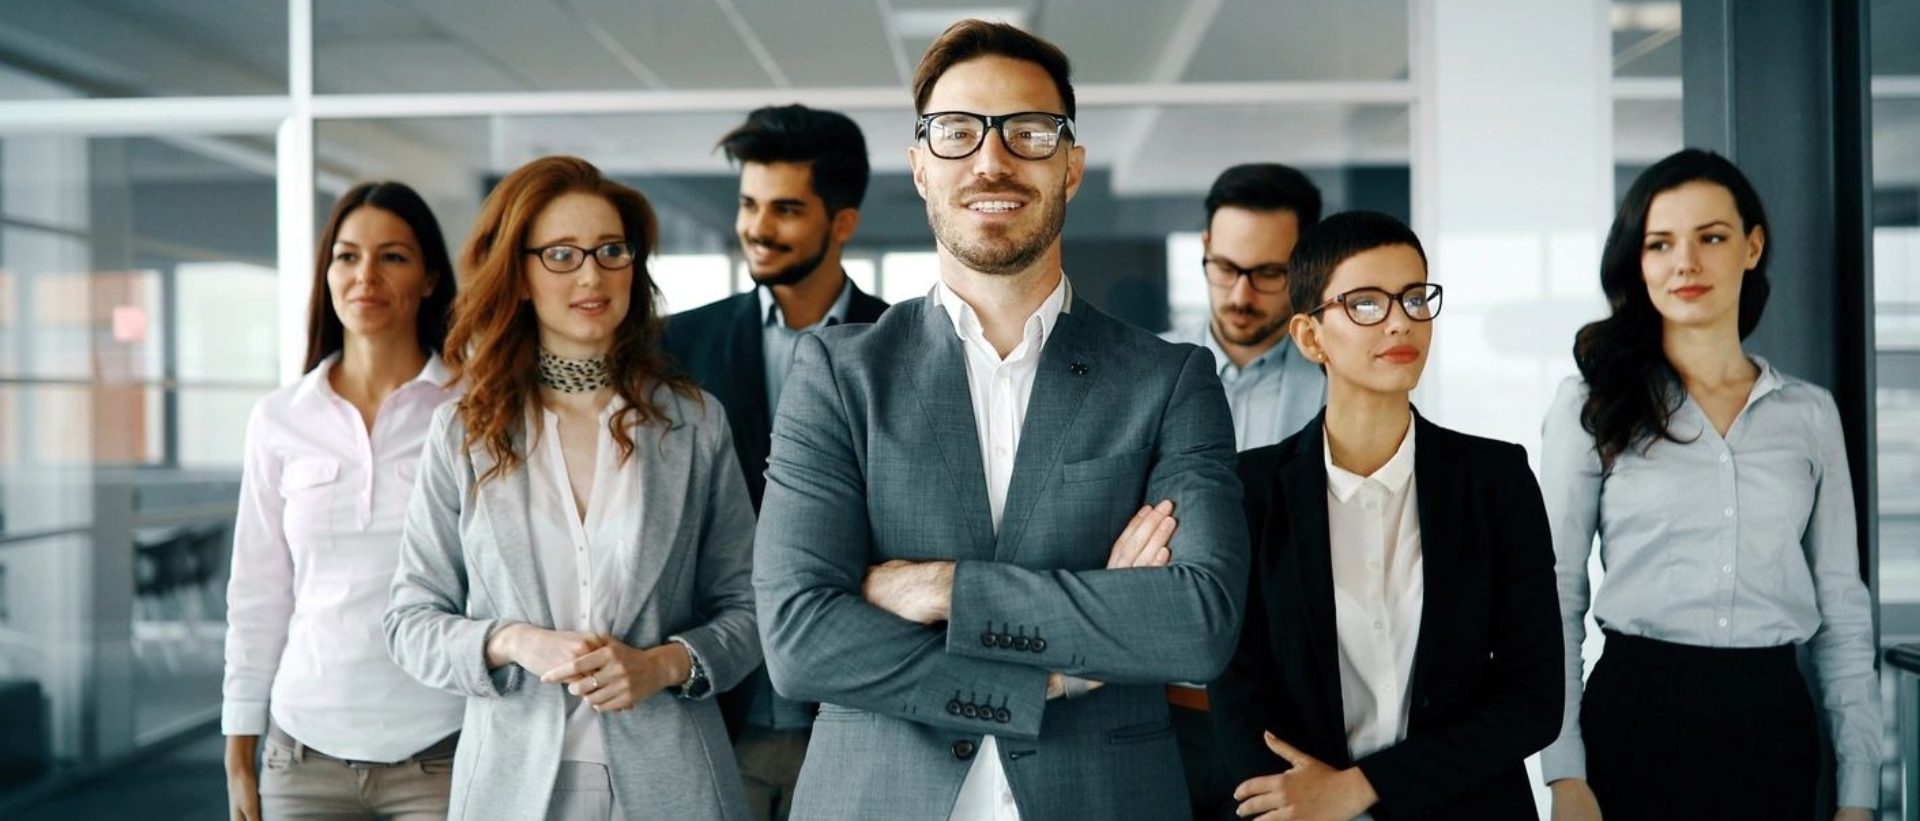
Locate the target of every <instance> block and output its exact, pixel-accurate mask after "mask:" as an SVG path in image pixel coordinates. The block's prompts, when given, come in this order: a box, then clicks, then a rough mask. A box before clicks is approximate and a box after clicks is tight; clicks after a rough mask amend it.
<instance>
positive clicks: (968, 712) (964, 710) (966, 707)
mask: <svg viewBox="0 0 1920 821" xmlns="http://www.w3.org/2000/svg"><path fill="white" fill-rule="evenodd" d="M960 714H961V715H963V716H966V717H967V718H977V717H979V715H980V708H978V707H975V706H973V705H971V704H962V705H960Z"/></svg>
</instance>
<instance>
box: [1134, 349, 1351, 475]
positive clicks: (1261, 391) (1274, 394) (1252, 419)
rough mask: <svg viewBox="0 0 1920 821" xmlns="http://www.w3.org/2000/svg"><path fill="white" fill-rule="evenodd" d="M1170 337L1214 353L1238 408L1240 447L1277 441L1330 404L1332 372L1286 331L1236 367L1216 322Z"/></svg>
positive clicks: (1235, 427) (1229, 404) (1236, 426)
mask: <svg viewBox="0 0 1920 821" xmlns="http://www.w3.org/2000/svg"><path fill="white" fill-rule="evenodd" d="M1164 338H1165V339H1166V340H1167V341H1168V342H1187V343H1191V344H1194V345H1199V346H1202V347H1204V348H1206V349H1207V350H1208V351H1211V352H1212V353H1213V362H1214V365H1215V367H1216V373H1218V374H1219V375H1220V385H1221V387H1224V388H1226V390H1227V407H1228V409H1229V410H1231V412H1232V413H1233V443H1234V446H1235V447H1236V448H1237V449H1239V450H1251V449H1253V448H1257V447H1263V446H1266V445H1271V444H1274V443H1276V442H1279V441H1280V440H1282V439H1285V438H1287V437H1289V436H1292V435H1293V434H1294V433H1295V432H1297V431H1299V430H1300V429H1301V428H1303V427H1306V424H1307V423H1308V422H1311V421H1313V417H1315V416H1318V415H1319V414H1320V408H1321V406H1323V405H1325V404H1327V375H1326V374H1325V373H1322V372H1321V371H1320V366H1319V365H1317V364H1315V363H1313V362H1310V361H1308V360H1307V358H1306V357H1305V356H1302V355H1301V354H1300V350H1299V349H1298V348H1295V347H1294V346H1293V340H1292V339H1289V338H1286V337H1281V339H1280V342H1279V344H1277V345H1274V346H1273V347H1272V348H1269V349H1267V352H1266V353H1263V354H1261V355H1259V356H1258V357H1255V358H1254V360H1253V361H1252V362H1248V363H1247V365H1246V367H1244V368H1243V367H1236V366H1235V365H1234V364H1233V360H1231V359H1228V358H1227V352H1226V351H1225V350H1223V349H1222V348H1221V347H1220V343H1219V341H1218V340H1215V339H1214V338H1213V327H1212V325H1211V324H1210V323H1209V322H1206V321H1202V322H1201V323H1200V324H1199V325H1198V326H1196V327H1191V328H1186V329H1184V330H1179V331H1172V332H1169V333H1168V334H1167V335H1166V336H1165V337H1164Z"/></svg>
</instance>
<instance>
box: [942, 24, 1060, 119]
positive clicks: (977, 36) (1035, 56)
mask: <svg viewBox="0 0 1920 821" xmlns="http://www.w3.org/2000/svg"><path fill="white" fill-rule="evenodd" d="M990 56H991V57H1006V58H1009V59H1013V60H1025V61H1026V62H1029V63H1033V64H1035V65H1037V66H1039V67H1040V68H1041V69H1043V70H1045V71H1046V72H1047V76H1049V77H1052V78H1053V87H1054V89H1055V90H1057V91H1059V92H1060V102H1061V103H1062V104H1063V105H1065V106H1066V109H1067V110H1066V111H1065V112H1063V113H1065V114H1066V115H1067V117H1068V118H1072V117H1073V116H1074V106H1073V82H1072V80H1071V75H1072V73H1073V67H1072V66H1071V65H1069V64H1068V63H1067V55H1066V52H1063V51H1061V50H1060V47H1059V46H1056V45H1054V44H1052V43H1049V42H1047V41H1045V40H1042V39H1040V38H1039V37H1035V36H1033V35H1031V34H1028V33H1026V32H1024V31H1021V30H1020V29H1019V28H1017V27H1015V26H1012V25H1009V24H1006V23H989V22H987V21H985V20H961V21H960V22H958V23H954V24H953V25H951V26H948V27H947V30H946V31H944V32H941V34H940V37H939V38H938V39H936V40H934V41H933V45H931V46H928V47H927V53H926V54H925V55H923V56H921V58H920V67H919V68H917V69H915V70H914V72H913V113H915V114H925V113H927V98H929V97H932V96H933V84H934V83H937V82H940V77H941V75H943V74H946V73H947V69H950V68H953V67H954V66H957V65H959V64H961V63H964V62H966V61H968V60H972V59H974V58H976V57H990ZM976 113H993V112H976Z"/></svg>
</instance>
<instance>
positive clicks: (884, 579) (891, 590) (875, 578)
mask: <svg viewBox="0 0 1920 821" xmlns="http://www.w3.org/2000/svg"><path fill="white" fill-rule="evenodd" d="M860 595H862V596H864V597H866V599H867V601H868V602H869V603H871V604H872V605H873V606H875V607H878V608H880V609H882V610H885V611H887V612H889V613H892V614H894V615H896V616H899V617H900V618H903V619H906V620H907V621H915V622H919V623H921V624H933V623H935V622H942V621H946V620H947V616H948V614H950V613H952V612H953V562H909V561H904V560H901V559H894V560H893V561H889V562H882V563H880V564H876V565H874V566H872V567H870V568H867V579H866V581H865V582H862V583H861V585H860Z"/></svg>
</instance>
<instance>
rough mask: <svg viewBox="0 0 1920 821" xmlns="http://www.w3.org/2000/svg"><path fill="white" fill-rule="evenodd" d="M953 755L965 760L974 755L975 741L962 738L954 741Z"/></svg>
mask: <svg viewBox="0 0 1920 821" xmlns="http://www.w3.org/2000/svg"><path fill="white" fill-rule="evenodd" d="M953 757H954V758H958V759H960V760H961V761H965V760H967V759H969V758H972V757H973V742H971V741H968V740H966V739H964V738H963V739H960V740H959V741H955V742H953Z"/></svg>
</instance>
